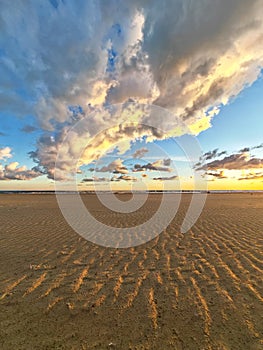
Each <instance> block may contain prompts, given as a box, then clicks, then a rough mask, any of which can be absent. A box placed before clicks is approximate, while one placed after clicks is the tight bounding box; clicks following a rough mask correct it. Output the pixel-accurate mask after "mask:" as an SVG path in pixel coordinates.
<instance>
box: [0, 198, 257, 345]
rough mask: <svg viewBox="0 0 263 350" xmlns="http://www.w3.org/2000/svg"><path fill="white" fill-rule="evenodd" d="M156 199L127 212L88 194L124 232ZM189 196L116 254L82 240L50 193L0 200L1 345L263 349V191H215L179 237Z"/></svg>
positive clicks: (101, 216) (94, 208)
mask: <svg viewBox="0 0 263 350" xmlns="http://www.w3.org/2000/svg"><path fill="white" fill-rule="evenodd" d="M171 196H174V195H171ZM120 197H121V198H122V200H126V199H128V198H129V197H128V195H122V196H120ZM160 198H161V195H157V194H154V195H150V197H149V200H148V201H147V203H146V204H145V205H144V207H143V208H142V209H141V210H139V211H138V212H136V213H134V214H122V215H121V214H116V213H115V214H113V213H112V212H111V211H110V210H108V209H105V208H103V206H102V205H100V203H99V202H98V200H97V199H96V197H95V196H94V195H85V196H83V200H84V202H85V203H86V204H87V207H88V208H89V209H90V211H91V212H92V213H93V215H94V216H95V217H96V218H97V219H98V220H100V221H102V222H104V223H107V224H109V225H113V226H118V227H125V226H126V227H127V226H129V224H132V225H134V224H136V223H140V222H143V221H144V220H145V218H147V217H149V215H151V213H152V212H154V211H155V210H157V209H158V205H159V200H160ZM190 198H191V195H189V194H186V195H183V198H182V201H181V205H180V208H179V212H178V214H177V216H176V217H175V219H174V220H173V221H172V222H171V224H170V225H169V226H168V227H167V229H166V230H165V231H164V232H162V234H161V235H159V236H158V237H156V238H155V239H153V240H152V241H150V242H148V243H146V244H144V245H141V246H138V247H133V248H129V249H112V248H105V247H100V246H97V245H95V244H92V243H90V242H87V241H86V240H84V239H83V238H82V237H80V236H79V235H77V234H76V233H75V232H74V231H73V230H72V229H71V228H70V227H69V226H68V225H67V223H66V222H65V220H64V218H63V216H62V214H61V213H60V210H59V208H58V206H57V203H56V198H55V196H54V195H22V194H20V195H17V194H9V195H4V194H2V195H0V220H1V229H0V348H1V349H3V350H5V349H10V350H11V349H12V350H13V349H19V350H20V349H21V350H22V349H26V350H29V349H38V350H42V349H76V350H81V349H83V350H84V349H101V350H103V349H158V350H159V349H186V350H188V349H190V350H191V349H193V350H198V349H204V350H205V349H215V350H216V349H218V350H221V349H222V350H223V349H231V350H232V349H233V350H234V349H236V350H240V349H246V350H250V349H251V350H260V349H263V340H262V339H263V282H262V281H263V255H262V252H263V194H255V193H254V194H253V195H251V194H209V195H208V197H207V202H206V205H205V208H204V210H203V213H202V215H201V216H200V218H199V219H198V221H197V223H196V224H195V226H194V227H193V228H192V229H191V230H190V231H189V232H187V233H186V234H182V233H180V224H181V222H182V220H183V218H184V215H185V211H186V209H187V207H188V205H189V200H190ZM129 220H130V221H129Z"/></svg>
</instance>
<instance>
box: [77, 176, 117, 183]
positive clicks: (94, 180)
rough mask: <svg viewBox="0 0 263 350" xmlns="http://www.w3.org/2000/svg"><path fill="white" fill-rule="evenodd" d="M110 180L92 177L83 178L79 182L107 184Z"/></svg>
mask: <svg viewBox="0 0 263 350" xmlns="http://www.w3.org/2000/svg"><path fill="white" fill-rule="evenodd" d="M109 181H110V179H108V178H106V177H96V176H94V177H93V178H85V179H82V181H81V182H109Z"/></svg>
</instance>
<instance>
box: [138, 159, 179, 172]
mask: <svg viewBox="0 0 263 350" xmlns="http://www.w3.org/2000/svg"><path fill="white" fill-rule="evenodd" d="M170 164H171V160H170V159H161V160H157V161H155V162H153V163H147V164H143V165H142V164H134V167H133V172H140V171H146V170H152V171H168V172H171V171H172V169H171V168H169V167H167V166H165V165H170Z"/></svg>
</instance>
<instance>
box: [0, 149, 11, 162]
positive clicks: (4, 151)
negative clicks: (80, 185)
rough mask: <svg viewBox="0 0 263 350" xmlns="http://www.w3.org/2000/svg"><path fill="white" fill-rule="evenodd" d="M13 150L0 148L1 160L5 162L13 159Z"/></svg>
mask: <svg viewBox="0 0 263 350" xmlns="http://www.w3.org/2000/svg"><path fill="white" fill-rule="evenodd" d="M11 151H12V150H11V148H10V147H3V148H0V160H5V159H8V158H12V154H11Z"/></svg>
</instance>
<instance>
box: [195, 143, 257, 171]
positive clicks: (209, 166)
mask: <svg viewBox="0 0 263 350" xmlns="http://www.w3.org/2000/svg"><path fill="white" fill-rule="evenodd" d="M247 149H248V148H244V149H243V150H242V152H239V153H234V154H231V155H229V156H227V157H224V158H223V159H217V160H214V161H212V162H208V163H204V164H202V163H201V164H200V162H199V163H197V164H196V170H217V169H227V170H242V169H250V168H262V167H263V159H261V158H256V157H251V156H249V155H248V154H247Z"/></svg>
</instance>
